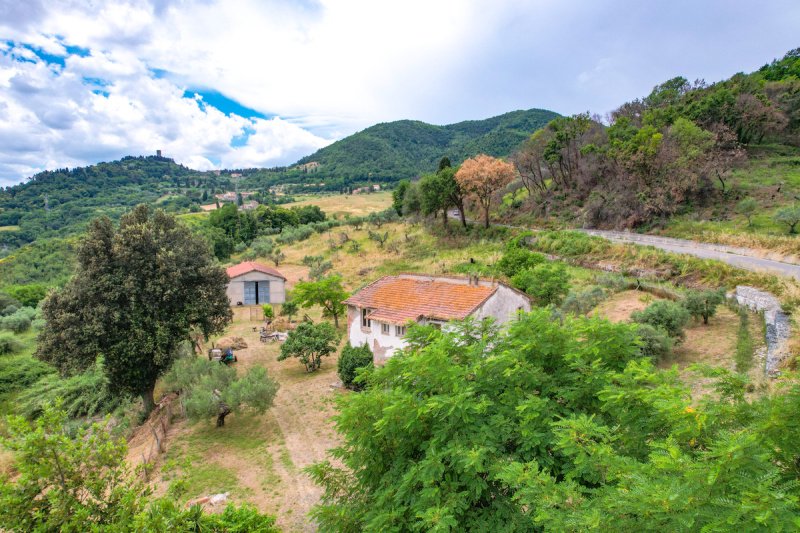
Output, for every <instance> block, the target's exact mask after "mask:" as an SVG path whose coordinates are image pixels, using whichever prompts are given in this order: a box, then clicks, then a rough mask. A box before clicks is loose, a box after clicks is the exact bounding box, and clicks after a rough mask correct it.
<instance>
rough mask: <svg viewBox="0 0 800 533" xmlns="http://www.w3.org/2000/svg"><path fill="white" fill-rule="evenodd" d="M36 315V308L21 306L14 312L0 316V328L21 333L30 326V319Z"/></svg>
mask: <svg viewBox="0 0 800 533" xmlns="http://www.w3.org/2000/svg"><path fill="white" fill-rule="evenodd" d="M35 317H36V309H33V308H31V307H23V308H21V309H17V310H16V311H14V313H12V314H10V315H8V316H4V317H2V318H0V329H4V330H6V331H13V332H14V333H22V332H24V331H28V330H29V329H30V327H31V321H32V320H33V319H34V318H35Z"/></svg>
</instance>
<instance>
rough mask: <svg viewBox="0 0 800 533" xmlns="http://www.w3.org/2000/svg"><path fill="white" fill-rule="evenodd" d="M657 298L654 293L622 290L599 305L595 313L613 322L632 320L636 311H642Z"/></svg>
mask: <svg viewBox="0 0 800 533" xmlns="http://www.w3.org/2000/svg"><path fill="white" fill-rule="evenodd" d="M655 300H657V298H656V297H654V296H653V295H652V294H649V293H646V292H642V291H635V290H630V291H621V292H618V293H616V294H614V295H612V296H610V297H609V298H608V299H606V300H605V301H603V302H602V303H601V304H600V305H598V306H597V307H596V308H595V310H594V312H593V314H597V315H598V316H601V317H603V318H606V319H608V320H610V321H611V322H625V321H628V320H630V318H631V315H632V314H633V313H634V312H635V311H641V310H643V309H644V308H645V307H647V306H648V305H650V304H651V303H653V302H654V301H655Z"/></svg>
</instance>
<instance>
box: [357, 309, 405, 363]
mask: <svg viewBox="0 0 800 533" xmlns="http://www.w3.org/2000/svg"><path fill="white" fill-rule="evenodd" d="M381 324H382V322H378V321H375V320H373V321H372V326H371V327H369V328H363V327H361V309H360V308H358V307H354V306H352V305H348V306H347V334H348V338H349V339H350V344H352V345H353V346H362V345H363V344H364V343H366V344H367V346H369V349H370V350H372V355H373V360H374V361H375V364H381V363H383V362H384V361H386V359H388V358H389V357H391V356H392V355H393V354H394V352H395V350H398V349H400V348H403V347H404V346H405V342H404V341H403V337H398V336H397V335H395V324H389V334H388V335H386V334H384V333H383V332H382V331H383V330H382V328H381Z"/></svg>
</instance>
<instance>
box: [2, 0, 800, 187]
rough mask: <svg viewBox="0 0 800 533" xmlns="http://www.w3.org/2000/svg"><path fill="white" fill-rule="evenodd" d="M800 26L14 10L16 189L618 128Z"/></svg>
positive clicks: (306, 12)
mask: <svg viewBox="0 0 800 533" xmlns="http://www.w3.org/2000/svg"><path fill="white" fill-rule="evenodd" d="M740 4H741V5H740ZM687 12H691V14H692V16H691V17H690V18H689V19H687V17H686V13H687ZM720 12H724V13H725V14H726V16H725V17H723V18H722V19H720V18H719V13H720ZM798 24H800V4H797V3H796V2H790V1H788V0H771V1H767V2H764V3H762V4H760V5H759V9H758V10H757V11H753V10H752V9H751V6H750V5H749V4H745V3H736V2H734V3H731V2H728V1H727V0H710V1H709V2H707V3H705V4H703V5H702V6H697V5H695V3H689V2H688V1H687V0H676V1H675V2H672V3H666V4H663V5H659V7H658V8H655V7H652V6H650V4H647V3H645V4H643V3H641V2H637V1H635V0H615V1H614V2H610V3H586V2H577V1H575V0H563V1H562V0H532V1H530V0H529V1H523V0H472V1H464V0H436V1H429V0H405V1H402V2H400V1H389V0H387V1H374V0H371V1H370V0H300V1H295V0H226V1H223V0H98V1H97V2H85V1H84V0H52V1H48V2H42V1H41V0H28V1H25V2H20V1H17V0H0V117H1V118H2V122H0V181H3V182H5V183H9V182H12V181H18V180H21V179H23V178H24V177H25V176H27V175H30V174H31V173H33V172H35V171H37V170H40V169H43V168H52V167H63V166H67V165H69V166H74V165H78V164H86V163H91V162H95V161H98V160H102V159H109V158H115V157H120V156H123V155H128V154H138V153H152V152H153V151H154V150H156V149H159V148H160V149H162V150H164V151H165V153H167V154H168V155H170V156H172V157H174V158H175V159H176V160H178V161H181V162H184V163H186V164H188V165H192V166H196V167H198V168H207V167H209V166H210V165H222V166H259V165H270V166H271V165H276V164H286V163H291V162H293V161H294V160H295V159H297V158H299V157H300V156H303V155H306V154H308V153H310V152H312V151H313V150H315V149H316V148H318V147H320V146H323V145H324V144H326V143H327V142H330V141H331V140H333V139H336V138H340V137H343V136H345V135H347V134H350V133H353V132H354V131H356V130H358V129H361V128H363V127H366V126H368V125H370V124H373V123H375V122H380V121H388V120H396V119H400V118H413V119H420V120H427V121H430V122H434V123H447V122H453V121H457V120H464V119H468V118H483V117H487V116H491V115H494V114H499V113H503V112H506V111H510V110H512V109H522V108H530V107H544V108H550V109H554V110H555V111H559V112H565V113H573V112H579V111H584V110H587V109H588V110H592V111H597V112H601V113H602V112H606V111H608V110H610V109H611V108H612V107H614V106H616V105H618V104H620V103H622V102H624V101H625V100H628V99H631V98H635V97H637V96H641V95H643V94H646V93H647V92H649V89H650V88H651V87H652V86H653V85H655V84H656V83H659V82H660V81H663V80H664V79H668V78H670V77H673V76H675V75H678V74H684V75H686V76H687V77H688V78H692V79H693V78H695V77H705V78H707V79H709V80H715V79H720V78H722V77H725V76H728V75H730V74H731V73H733V72H736V71H738V70H748V69H752V68H756V67H758V66H759V65H760V64H763V63H764V62H766V61H768V60H769V59H771V58H772V57H774V56H778V55H782V53H783V52H785V51H786V50H788V49H789V48H791V47H794V46H796V42H795V41H796V28H797V26H798ZM751 29H752V32H751V31H750V30H751ZM750 33H752V34H758V35H759V39H756V40H753V39H749V40H748V39H744V40H742V39H740V38H739V37H740V36H741V35H743V34H750ZM5 41H13V42H14V43H16V44H15V45H13V46H10V45H8V44H6V42H5ZM23 45H24V46H23ZM75 47H79V48H78V49H77V50H76V48H75ZM34 50H35V51H37V53H39V54H40V55H41V54H42V53H46V54H49V55H50V56H54V57H56V58H58V57H61V58H64V60H63V63H64V64H63V66H61V65H60V64H58V63H59V61H58V60H56V61H55V64H49V65H48V64H45V62H43V61H42V60H40V59H39V58H37V54H36V53H34ZM87 51H88V52H87ZM12 56H13V57H15V58H18V59H19V60H14V59H12ZM31 61H33V62H31ZM154 72H157V73H158V74H157V75H155V74H154ZM87 78H88V80H87ZM98 81H99V82H100V83H99V84H98ZM187 89H189V90H197V91H201V92H202V91H204V90H211V91H216V92H219V93H221V94H223V95H225V96H227V97H228V98H230V99H232V100H234V101H236V102H238V103H239V104H242V105H243V106H246V107H249V108H251V109H253V110H255V111H257V112H259V113H261V114H262V115H264V116H268V117H275V116H277V117H279V118H273V119H269V120H264V119H259V118H255V119H252V120H251V119H247V118H243V117H238V116H227V115H226V114H224V113H221V112H219V111H217V110H215V109H214V108H213V107H210V106H205V105H198V102H197V101H195V100H194V99H192V98H185V97H184V91H185V90H187ZM246 132H247V133H249V136H248V137H247V140H246V142H244V143H243V144H242V142H241V139H242V136H243V134H245V133H246ZM235 141H236V142H235ZM232 143H233V144H234V145H235V146H231V145H232Z"/></svg>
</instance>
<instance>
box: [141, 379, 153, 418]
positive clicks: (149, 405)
mask: <svg viewBox="0 0 800 533" xmlns="http://www.w3.org/2000/svg"><path fill="white" fill-rule="evenodd" d="M155 388H156V386H155V384H153V385H150V386H149V387H147V388H146V389H144V390H143V391H142V392H141V393H140V395H141V397H142V402H143V403H144V414H145V416H147V415H149V414H150V413H151V412H152V411H153V409H155V407H156V402H155V400H154V399H153V390H154V389H155Z"/></svg>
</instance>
